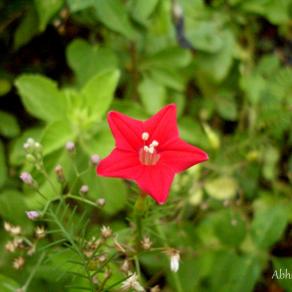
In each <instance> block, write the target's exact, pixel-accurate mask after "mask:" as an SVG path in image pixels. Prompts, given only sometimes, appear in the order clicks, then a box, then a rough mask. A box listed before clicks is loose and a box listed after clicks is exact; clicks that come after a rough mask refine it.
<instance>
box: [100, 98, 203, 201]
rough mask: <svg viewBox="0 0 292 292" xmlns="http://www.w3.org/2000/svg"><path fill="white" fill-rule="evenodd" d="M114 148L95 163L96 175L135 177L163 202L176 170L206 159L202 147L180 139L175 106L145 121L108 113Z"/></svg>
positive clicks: (157, 199) (140, 184)
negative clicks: (114, 143) (96, 164)
mask: <svg viewBox="0 0 292 292" xmlns="http://www.w3.org/2000/svg"><path fill="white" fill-rule="evenodd" d="M108 123H109V125H110V128H111V131H112V134H113V136H114V138H115V142H116V147H115V148H114V149H113V151H112V152H111V154H110V155H109V156H107V157H106V158H105V159H102V160H101V161H100V162H99V164H98V166H97V169H96V170H97V174H99V175H101V176H108V177H119V178H124V179H130V180H134V181H135V182H136V183H137V184H138V186H139V187H140V188H141V190H142V191H143V192H145V193H147V194H149V195H150V196H151V197H152V198H153V199H154V200H155V201H156V202H157V203H159V204H163V203H165V201H166V199H167V197H168V193H169V189H170V186H171V183H172V181H173V178H174V176H175V174H176V173H178V172H181V171H183V170H185V169H187V168H189V167H191V166H192V165H195V164H198V163H200V162H203V161H205V160H207V159H208V155H207V154H206V153H205V152H204V151H202V150H201V149H199V148H197V147H194V146H192V145H190V144H188V143H186V142H184V141H183V140H181V139H180V138H179V133H178V128H177V122H176V105H175V104H170V105H167V106H166V107H164V108H163V109H162V110H160V111H159V112H158V113H157V114H155V115H154V116H152V117H151V118H149V119H148V120H147V121H139V120H136V119H133V118H130V117H128V116H126V115H124V114H121V113H119V112H110V113H109V114H108Z"/></svg>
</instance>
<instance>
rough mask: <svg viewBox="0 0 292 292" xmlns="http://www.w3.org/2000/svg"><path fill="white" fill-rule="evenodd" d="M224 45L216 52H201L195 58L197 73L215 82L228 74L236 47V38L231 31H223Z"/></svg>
mask: <svg viewBox="0 0 292 292" xmlns="http://www.w3.org/2000/svg"><path fill="white" fill-rule="evenodd" d="M221 37H222V41H223V43H224V45H223V46H222V48H221V49H220V50H219V51H217V52H216V53H199V54H198V55H197V58H196V59H195V60H194V61H195V63H196V64H197V66H198V68H197V73H196V74H198V75H202V78H206V77H205V75H206V76H207V77H208V78H210V79H211V80H212V81H214V82H221V81H222V80H223V79H224V78H225V77H226V76H227V74H228V72H229V70H230V68H231V65H232V62H233V55H234V49H235V39H234V35H233V33H232V32H231V31H229V30H225V31H223V32H222V33H221Z"/></svg>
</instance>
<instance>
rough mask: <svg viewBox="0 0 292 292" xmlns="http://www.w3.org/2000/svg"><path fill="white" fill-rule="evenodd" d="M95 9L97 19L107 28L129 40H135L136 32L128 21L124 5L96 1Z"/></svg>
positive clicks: (114, 1) (100, 0)
mask: <svg viewBox="0 0 292 292" xmlns="http://www.w3.org/2000/svg"><path fill="white" fill-rule="evenodd" d="M95 8H96V14H97V16H98V18H99V19H100V21H101V22H102V23H103V24H105V25H106V26H107V27H108V28H110V29H112V30H114V31H116V32H119V33H121V34H123V35H124V36H125V37H127V38H129V39H133V38H135V36H136V32H135V30H134V29H133V27H132V25H131V23H130V21H129V17H128V13H127V11H126V5H124V4H123V3H122V1H121V0H98V1H96V2H95Z"/></svg>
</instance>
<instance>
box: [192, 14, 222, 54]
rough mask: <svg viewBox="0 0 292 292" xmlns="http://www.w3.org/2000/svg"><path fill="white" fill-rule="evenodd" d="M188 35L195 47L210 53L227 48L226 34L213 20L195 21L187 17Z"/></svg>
mask: <svg viewBox="0 0 292 292" xmlns="http://www.w3.org/2000/svg"><path fill="white" fill-rule="evenodd" d="M186 37H187V39H188V40H189V41H190V42H191V43H192V45H193V46H194V48H196V49H198V50H202V51H205V52H209V53H216V52H218V51H219V50H221V49H223V48H224V49H225V47H224V46H225V44H224V35H223V34H222V32H221V31H220V30H219V29H218V25H217V24H216V23H215V22H211V21H195V20H193V19H191V18H187V19H186Z"/></svg>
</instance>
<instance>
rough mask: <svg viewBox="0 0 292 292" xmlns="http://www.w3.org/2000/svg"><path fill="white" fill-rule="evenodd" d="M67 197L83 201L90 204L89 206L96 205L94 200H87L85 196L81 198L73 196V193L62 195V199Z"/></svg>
mask: <svg viewBox="0 0 292 292" xmlns="http://www.w3.org/2000/svg"><path fill="white" fill-rule="evenodd" d="M67 198H69V199H73V200H76V201H80V202H83V203H85V204H87V205H90V206H93V207H97V205H96V204H95V203H94V202H92V201H90V200H87V199H85V198H82V197H78V196H74V195H70V194H69V195H66V196H64V199H67Z"/></svg>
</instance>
